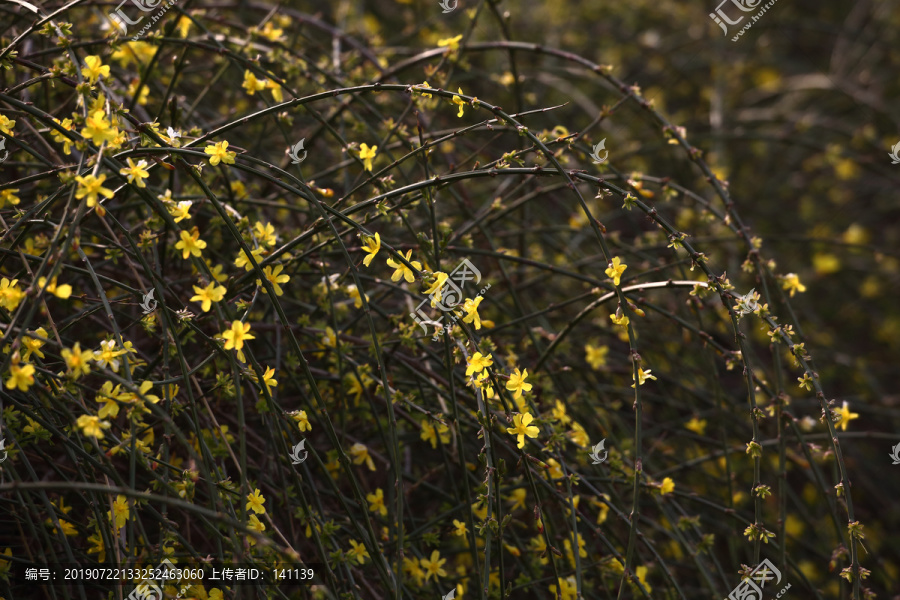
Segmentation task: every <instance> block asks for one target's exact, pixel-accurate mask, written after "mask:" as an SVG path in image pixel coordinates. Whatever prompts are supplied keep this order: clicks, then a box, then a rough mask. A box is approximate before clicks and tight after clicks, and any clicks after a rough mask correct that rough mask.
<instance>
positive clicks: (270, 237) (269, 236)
mask: <svg viewBox="0 0 900 600" xmlns="http://www.w3.org/2000/svg"><path fill="white" fill-rule="evenodd" d="M253 230H254V231H255V232H256V237H258V238H259V241H260V243H262V244H264V245H266V246H274V245H275V244H276V243H278V237H277V236H276V235H275V226H274V225H272V224H271V223H265V224H263V222H262V221H257V222H256V224H255V225H253Z"/></svg>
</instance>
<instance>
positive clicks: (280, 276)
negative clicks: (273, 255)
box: [256, 265, 291, 296]
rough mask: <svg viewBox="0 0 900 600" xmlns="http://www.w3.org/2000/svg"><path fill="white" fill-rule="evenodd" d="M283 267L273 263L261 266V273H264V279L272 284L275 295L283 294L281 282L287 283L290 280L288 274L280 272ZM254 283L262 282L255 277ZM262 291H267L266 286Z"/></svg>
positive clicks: (259, 283) (260, 283)
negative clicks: (270, 265)
mask: <svg viewBox="0 0 900 600" xmlns="http://www.w3.org/2000/svg"><path fill="white" fill-rule="evenodd" d="M283 269H284V266H283V265H275V266H274V267H263V275H265V277H266V280H267V281H268V282H269V283H270V284H272V289H273V290H275V295H276V296H281V295H282V294H284V290H282V289H281V285H280V284H282V283H287V282H288V281H290V280H291V277H290V275H288V274H287V273H281V271H282V270H283ZM256 285H262V282H261V281H260V280H259V279H257V280H256ZM263 293H266V294H267V293H268V290H266V288H263Z"/></svg>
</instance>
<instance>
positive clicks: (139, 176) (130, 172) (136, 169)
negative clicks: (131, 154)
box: [119, 158, 150, 188]
mask: <svg viewBox="0 0 900 600" xmlns="http://www.w3.org/2000/svg"><path fill="white" fill-rule="evenodd" d="M127 160H128V167H126V168H124V169H119V174H120V175H126V176H127V177H128V183H134V180H135V179H136V180H137V184H136V185H137V186H138V187H139V188H142V187H147V184H146V183H144V179H146V178H147V177H150V173H149V172H148V171H147V161H146V160H144V159H141V160H139V161H138V162H137V164H135V162H134V161H133V160H131V158H128V159H127Z"/></svg>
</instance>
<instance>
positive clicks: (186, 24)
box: [175, 15, 194, 39]
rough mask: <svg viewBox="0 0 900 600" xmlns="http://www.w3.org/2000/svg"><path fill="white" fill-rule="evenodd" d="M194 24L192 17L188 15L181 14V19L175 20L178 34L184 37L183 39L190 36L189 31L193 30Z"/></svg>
mask: <svg viewBox="0 0 900 600" xmlns="http://www.w3.org/2000/svg"><path fill="white" fill-rule="evenodd" d="M193 24H194V22H193V21H191V18H190V17H189V16H187V15H181V17H179V19H178V20H177V21H176V22H175V29H177V30H178V35H180V36H181V37H182V39H184V38H186V37H187V36H188V33H189V32H190V30H191V26H192V25H193Z"/></svg>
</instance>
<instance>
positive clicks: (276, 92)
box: [266, 79, 284, 103]
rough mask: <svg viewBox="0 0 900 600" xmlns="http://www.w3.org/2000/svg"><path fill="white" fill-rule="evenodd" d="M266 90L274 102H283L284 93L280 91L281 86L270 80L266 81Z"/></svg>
mask: <svg viewBox="0 0 900 600" xmlns="http://www.w3.org/2000/svg"><path fill="white" fill-rule="evenodd" d="M266 89H267V90H271V91H272V98H274V99H275V102H279V103H280V102H284V92H283V91H282V90H281V84H280V83H278V82H277V81H273V80H271V79H269V80H267V81H266Z"/></svg>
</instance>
